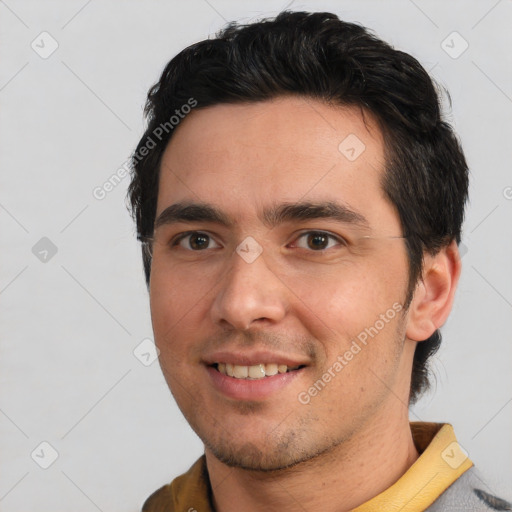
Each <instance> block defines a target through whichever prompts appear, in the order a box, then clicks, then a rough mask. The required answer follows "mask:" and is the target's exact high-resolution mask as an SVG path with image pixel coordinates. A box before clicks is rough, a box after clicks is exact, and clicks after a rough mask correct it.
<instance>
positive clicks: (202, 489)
mask: <svg viewBox="0 0 512 512" xmlns="http://www.w3.org/2000/svg"><path fill="white" fill-rule="evenodd" d="M410 425H411V432H412V436H413V439H414V443H415V445H416V448H417V449H418V452H419V453H420V457H419V458H418V459H417V460H416V462H415V463H414V464H413V465H412V466H411V467H410V468H409V469H408V470H407V471H406V472H405V474H404V475H402V477H401V478H400V479H399V480H398V481H397V482H395V483H394V484H393V485H392V486H391V487H389V488H388V489H386V490H385V491H383V492H382V493H380V494H379V495H377V496H375V497H374V498H372V499H371V500H369V501H367V502H366V503H363V504H362V505H360V506H359V507H357V508H355V509H353V511H352V512H375V511H382V510H386V511H390V512H392V511H400V512H417V511H419V510H425V509H426V508H427V507H428V506H430V505H431V504H432V503H433V502H434V501H435V500H436V499H437V498H438V497H439V496H440V495H441V494H442V493H443V492H444V491H445V490H446V489H447V488H448V487H449V486H450V485H451V484H452V483H453V482H455V480H457V478H459V477H460V476H461V475H462V473H464V472H465V471H467V470H468V469H469V468H470V467H471V466H472V465H473V463H472V462H471V461H470V460H469V458H468V457H467V455H466V454H465V453H464V451H463V450H462V449H461V447H460V446H459V444H458V443H457V439H456V438H455V434H454V432H453V427H452V426H451V425H450V424H448V423H445V424H441V423H426V422H411V424H410ZM191 504H194V506H195V507H196V508H197V509H198V510H202V511H206V510H212V511H213V506H212V495H211V488H210V481H209V478H208V472H207V470H206V460H205V457H204V455H203V456H202V457H200V458H199V459H198V460H197V461H196V462H195V464H194V465H193V466H192V467H191V468H190V469H189V470H188V471H187V472H186V473H185V474H183V475H181V476H179V477H178V478H176V479H174V480H173V481H172V483H171V484H169V485H166V486H164V487H162V488H161V489H159V490H158V491H156V492H155V493H154V494H153V495H152V496H150V497H149V498H148V500H147V501H146V503H145V504H144V507H143V509H142V510H143V512H158V511H161V510H164V508H165V509H166V510H169V511H173V510H188V509H189V508H190V506H191Z"/></svg>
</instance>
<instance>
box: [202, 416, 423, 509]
mask: <svg viewBox="0 0 512 512" xmlns="http://www.w3.org/2000/svg"><path fill="white" fill-rule="evenodd" d="M382 409H383V410H382V415H381V417H380V418H379V420H378V421H374V422H372V425H369V426H368V427H367V428H365V429H363V430H361V431H360V432H358V433H357V434H356V435H355V436H353V437H352V438H351V439H349V440H347V441H345V442H343V443H340V444H339V445H337V446H336V447H335V448H333V449H332V450H331V451H330V452H328V453H325V454H323V455H321V456H318V457H316V458H315V459H313V460H310V461H307V462H303V463H301V464H298V465H297V466H295V467H292V468H288V469H284V470H281V471H275V472H271V473H262V472H258V471H247V470H244V469H240V468H231V467H228V466H226V465H225V464H223V463H221V462H220V461H219V460H218V459H216V458H215V457H214V456H213V454H212V453H211V452H210V451H209V450H208V449H207V450H206V452H205V453H206V462H207V467H208V473H209V476H210V482H211V485H212V490H213V497H214V503H215V509H216V510H217V512H231V511H238V510H244V511H245V512H257V511H258V512H259V511H263V510H281V509H284V510H289V509H290V505H291V504H294V507H293V508H297V507H299V508H300V506H302V508H304V509H305V510H308V511H310V512H314V511H322V512H331V511H332V512H335V511H336V512H344V511H349V510H352V509H353V508H355V507H357V506H359V505H361V504H362V503H365V502H366V501H368V500H370V499H371V498H373V497H375V496H377V495H378V494H380V493H381V492H382V491H384V490H385V489H387V488H388V487H390V486H391V485H393V483H395V482H396V481H397V480H398V479H399V478H400V477H401V476H402V475H403V474H404V473H405V472H406V471H407V469H408V468H409V467H410V466H411V465H412V464H413V463H414V461H415V460H416V459H417V458H418V456H419V455H418V452H417V450H416V447H415V445H414V442H413V439H412V434H411V430H410V427H409V419H408V414H407V411H404V409H406V408H402V414H401V415H400V417H398V418H397V419H396V420H395V421H392V419H391V418H392V417H393V416H392V412H391V411H390V410H389V409H388V408H386V407H383V408H382ZM393 412H395V411H393ZM395 417H396V416H395ZM299 505H300V506H299Z"/></svg>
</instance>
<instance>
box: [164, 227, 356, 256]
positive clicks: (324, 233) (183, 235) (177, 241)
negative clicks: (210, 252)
mask: <svg viewBox="0 0 512 512" xmlns="http://www.w3.org/2000/svg"><path fill="white" fill-rule="evenodd" d="M192 235H204V236H206V237H208V238H209V239H211V240H214V238H213V237H212V236H211V235H209V234H208V233H205V232H203V231H187V232H185V233H181V234H180V235H178V237H177V238H175V239H174V240H173V241H172V242H171V244H170V245H171V246H172V247H176V246H177V245H179V244H180V242H181V241H182V240H184V239H186V238H187V237H189V236H192ZM306 235H321V236H326V237H327V238H329V239H331V240H335V241H336V242H337V243H339V244H340V245H342V246H344V247H346V246H347V242H346V240H344V239H343V238H342V237H340V236H338V235H333V234H332V233H330V232H328V231H319V230H310V231H303V232H302V233H300V234H299V235H298V236H297V238H296V240H298V239H300V238H302V237H304V236H306ZM216 243H217V242H216ZM331 248H332V247H328V248H326V249H319V250H317V251H315V250H308V249H304V248H299V249H303V250H306V251H308V252H311V253H319V254H323V253H325V252H326V251H327V250H329V249H331ZM187 250H189V251H190V252H203V251H202V250H193V249H187ZM203 250H206V249H203Z"/></svg>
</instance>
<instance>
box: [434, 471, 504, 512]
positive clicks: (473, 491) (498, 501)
mask: <svg viewBox="0 0 512 512" xmlns="http://www.w3.org/2000/svg"><path fill="white" fill-rule="evenodd" d="M460 510H465V511H471V512H488V511H490V510H494V511H497V510H500V511H507V510H509V511H512V504H511V503H510V502H508V501H506V500H505V499H503V498H500V497H498V496H495V495H494V494H493V493H492V492H491V491H490V489H489V488H488V487H487V485H486V483H485V481H484V479H483V478H482V477H481V475H480V473H479V472H478V470H477V469H476V468H475V467H474V466H473V467H471V468H470V469H468V470H467V471H465V472H464V473H463V474H462V475H461V476H460V477H459V478H458V479H457V480H456V481H455V482H454V483H453V484H452V485H450V487H448V489H446V491H444V492H443V494H441V496H439V498H438V499H437V500H436V501H435V502H434V503H433V504H432V505H431V506H430V507H429V508H428V509H427V510H426V512H452V511H453V512H455V511H460Z"/></svg>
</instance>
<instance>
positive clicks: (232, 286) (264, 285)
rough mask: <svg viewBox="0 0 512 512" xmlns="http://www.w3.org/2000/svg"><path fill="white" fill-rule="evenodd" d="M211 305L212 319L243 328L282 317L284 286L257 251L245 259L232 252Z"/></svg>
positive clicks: (283, 315)
mask: <svg viewBox="0 0 512 512" xmlns="http://www.w3.org/2000/svg"><path fill="white" fill-rule="evenodd" d="M219 286H220V288H219V290H218V293H217V294H216V297H215V300H214V302H213V305H212V308H211V315H212V320H213V321H214V322H215V323H216V324H218V325H221V326H222V327H226V326H228V325H229V326H231V327H232V328H235V329H237V330H247V329H249V328H251V327H254V326H255V325H256V324H259V323H263V322H268V323H270V324H273V323H276V322H279V321H280V320H282V319H283V318H284V317H285V315H286V311H287V305H288V301H287V298H286V297H287V288H286V286H285V285H284V284H283V283H282V282H281V280H280V279H279V278H278V277H277V275H276V274H275V273H274V272H273V271H272V270H271V269H270V268H269V267H268V266H267V263H266V262H265V258H264V257H263V255H260V256H259V257H258V258H257V259H256V260H255V261H253V262H251V263H248V262H247V261H245V260H244V259H243V258H242V257H240V256H239V254H238V253H236V252H235V253H234V254H233V256H232V259H231V261H230V267H229V268H228V270H227V272H226V274H225V276H224V277H223V279H222V280H221V283H220V285H219Z"/></svg>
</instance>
